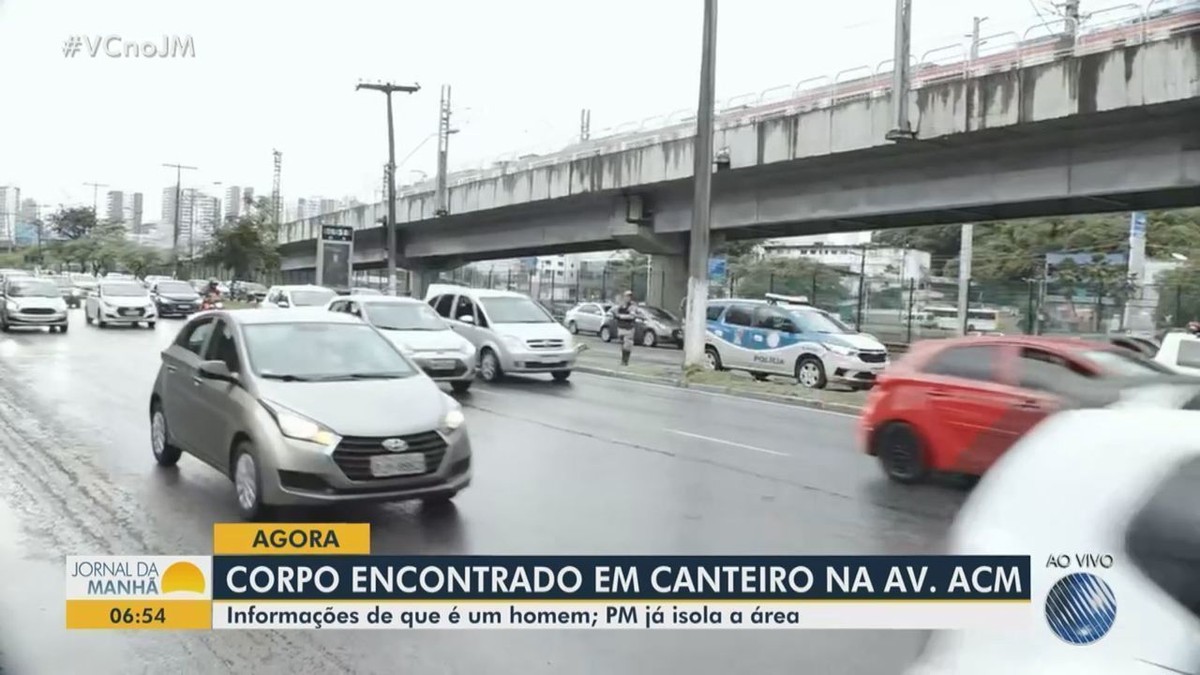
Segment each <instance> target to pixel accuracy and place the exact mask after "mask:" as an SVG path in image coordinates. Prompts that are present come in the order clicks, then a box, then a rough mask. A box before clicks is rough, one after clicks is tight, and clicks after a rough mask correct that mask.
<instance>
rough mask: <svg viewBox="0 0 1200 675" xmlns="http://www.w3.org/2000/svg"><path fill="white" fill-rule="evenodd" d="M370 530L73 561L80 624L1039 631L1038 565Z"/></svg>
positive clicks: (270, 533)
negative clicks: (410, 535)
mask: <svg viewBox="0 0 1200 675" xmlns="http://www.w3.org/2000/svg"><path fill="white" fill-rule="evenodd" d="M369 528H370V526H369V525H367V524H360V523H344V524H342V523H340V524H329V523H319V524H317V523H314V524H306V523H288V524H266V525H264V524H252V523H230V524H223V523H222V524H216V525H214V526H213V551H212V555H155V556H87V555H81V556H69V557H68V558H67V565H66V567H67V569H66V624H67V628H79V629H88V628H90V629H97V628H100V629H139V630H146V629H151V630H154V629H157V630H189V629H190V630H213V629H224V630H253V629H271V630H278V629H295V630H338V629H353V630H363V629H377V630H418V629H433V630H454V629H460V630H461V629H468V630H478V629H508V630H512V629H541V630H544V629H587V630H618V629H621V630H648V629H650V630H652V629H673V630H678V629H710V630H720V629H960V628H975V627H986V628H998V627H1005V626H1014V627H1015V626H1020V625H1027V622H1028V621H1029V619H1030V616H1031V614H1030V610H1031V607H1030V588H1029V587H1030V558H1029V556H776V555H772V556H751V555H738V556H628V555H617V556H610V555H601V556H486V555H482V556H481V555H470V556H391V555H388V556H383V555H371V550H370V548H371V543H370V542H371V535H370V529H369Z"/></svg>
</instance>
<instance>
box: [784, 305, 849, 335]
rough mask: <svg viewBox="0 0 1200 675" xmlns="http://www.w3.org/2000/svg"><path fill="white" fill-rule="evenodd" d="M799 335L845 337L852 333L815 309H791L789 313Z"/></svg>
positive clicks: (838, 322) (843, 325) (840, 323)
mask: <svg viewBox="0 0 1200 675" xmlns="http://www.w3.org/2000/svg"><path fill="white" fill-rule="evenodd" d="M789 314H791V315H792V318H793V319H795V321H796V327H797V328H798V329H799V330H800V332H801V333H825V334H829V335H847V334H850V333H853V332H854V331H852V330H850V329H849V328H848V327H847V326H846V325H845V324H843V323H842V322H840V321H837V320H835V319H834V318H833V317H832V316H830V315H828V314H826V313H825V312H822V311H820V310H816V309H793V310H791V311H790V312H789Z"/></svg>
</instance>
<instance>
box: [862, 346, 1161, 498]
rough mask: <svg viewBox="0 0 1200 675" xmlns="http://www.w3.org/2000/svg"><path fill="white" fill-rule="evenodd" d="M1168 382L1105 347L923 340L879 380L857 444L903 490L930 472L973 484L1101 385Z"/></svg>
mask: <svg viewBox="0 0 1200 675" xmlns="http://www.w3.org/2000/svg"><path fill="white" fill-rule="evenodd" d="M1171 374H1172V373H1171V371H1170V370H1168V369H1167V368H1165V367H1163V366H1160V365H1158V364H1157V363H1155V362H1154V361H1151V360H1149V359H1145V358H1142V357H1140V356H1138V355H1136V354H1133V353H1132V352H1130V351H1128V350H1126V349H1122V348H1120V347H1115V346H1113V345H1111V344H1107V343H1103V342H1091V341H1087V340H1077V339H1069V338H1066V339H1064V338H1038V337H1017V336H1014V337H1001V338H992V337H967V338H948V339H941V340H926V341H923V342H918V343H916V344H914V345H913V346H912V348H911V349H910V351H909V352H908V353H907V354H905V356H904V357H903V358H902V359H900V360H899V361H897V362H896V363H894V364H892V366H891V368H889V369H888V370H887V371H886V372H884V373H883V374H882V375H881V376H880V377H879V379H878V381H877V383H876V386H875V388H874V390H873V391H872V392H871V395H870V396H869V397H868V398H867V402H866V405H865V407H864V408H863V412H862V417H861V419H860V437H861V439H862V443H863V449H864V450H865V451H866V453H867V454H868V455H871V456H874V457H877V458H878V459H879V462H880V464H881V465H882V467H883V469H884V472H885V473H886V474H887V475H888V477H889V478H891V479H893V480H895V481H898V482H901V483H915V482H919V481H922V480H923V479H925V477H926V476H927V475H928V474H929V473H930V472H932V471H940V472H952V473H959V474H966V475H972V476H979V475H983V474H984V473H985V472H987V470H988V469H989V468H990V467H991V466H992V464H994V463H995V462H996V460H997V459H999V458H1000V456H1001V455H1003V454H1004V452H1005V451H1007V450H1008V448H1009V447H1011V446H1012V445H1013V443H1015V442H1016V441H1017V439H1018V438H1020V437H1021V436H1022V435H1023V434H1024V433H1025V432H1027V431H1028V430H1029V429H1031V428H1033V427H1034V425H1036V424H1038V423H1039V422H1041V421H1042V420H1043V419H1045V418H1046V417H1048V416H1049V415H1051V414H1052V413H1054V412H1056V411H1058V410H1060V409H1062V408H1063V407H1065V406H1069V405H1075V404H1076V402H1078V401H1082V400H1090V399H1091V398H1092V397H1094V396H1096V390H1097V388H1098V387H1100V386H1103V385H1104V384H1105V383H1106V382H1109V381H1120V380H1129V381H1136V380H1139V379H1145V378H1154V377H1158V378H1161V377H1163V376H1168V375H1171Z"/></svg>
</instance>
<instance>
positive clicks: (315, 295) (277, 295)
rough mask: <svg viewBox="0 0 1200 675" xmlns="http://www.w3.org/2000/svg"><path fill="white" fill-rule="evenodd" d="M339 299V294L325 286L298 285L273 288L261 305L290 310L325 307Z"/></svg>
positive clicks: (265, 307)
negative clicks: (292, 308) (331, 301)
mask: <svg viewBox="0 0 1200 675" xmlns="http://www.w3.org/2000/svg"><path fill="white" fill-rule="evenodd" d="M336 297H337V292H336V291H334V290H333V289H331V288H325V287H324V286H313V285H312V284H297V285H294V286H272V287H271V288H270V289H269V290H268V291H267V295H266V297H264V298H263V301H262V304H261V305H260V306H261V307H263V308H264V309H267V308H274V309H288V308H291V307H325V306H327V305H328V304H329V301H330V300H332V299H334V298H336Z"/></svg>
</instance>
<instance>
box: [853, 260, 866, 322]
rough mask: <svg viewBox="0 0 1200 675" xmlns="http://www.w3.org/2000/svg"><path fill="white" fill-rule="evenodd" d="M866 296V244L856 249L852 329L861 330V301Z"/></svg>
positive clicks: (863, 300)
mask: <svg viewBox="0 0 1200 675" xmlns="http://www.w3.org/2000/svg"><path fill="white" fill-rule="evenodd" d="M866 297H867V245H866V244H863V245H862V248H860V249H858V312H857V313H855V315H854V330H856V331H859V332H862V315H863V303H864V302H865V300H866Z"/></svg>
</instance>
